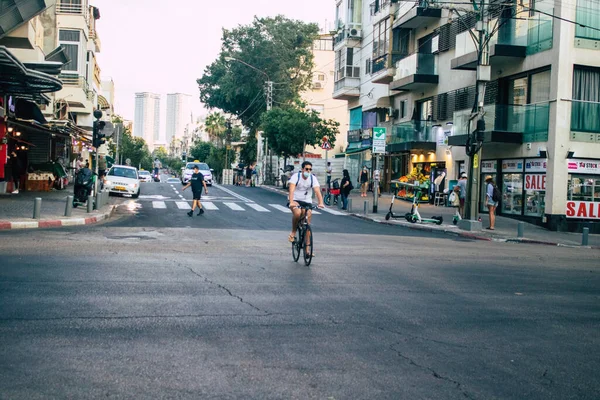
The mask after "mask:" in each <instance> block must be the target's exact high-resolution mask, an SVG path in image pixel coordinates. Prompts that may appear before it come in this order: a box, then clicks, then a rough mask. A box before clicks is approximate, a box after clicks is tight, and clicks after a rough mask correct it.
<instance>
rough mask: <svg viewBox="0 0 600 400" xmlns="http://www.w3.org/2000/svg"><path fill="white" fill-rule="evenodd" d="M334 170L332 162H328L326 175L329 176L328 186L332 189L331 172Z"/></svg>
mask: <svg viewBox="0 0 600 400" xmlns="http://www.w3.org/2000/svg"><path fill="white" fill-rule="evenodd" d="M332 172H333V168H331V162H327V168H325V175H326V176H327V188H328V189H331V173H332Z"/></svg>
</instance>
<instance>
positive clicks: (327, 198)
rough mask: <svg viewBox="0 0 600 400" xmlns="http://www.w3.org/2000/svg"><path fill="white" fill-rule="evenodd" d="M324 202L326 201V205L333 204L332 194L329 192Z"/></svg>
mask: <svg viewBox="0 0 600 400" xmlns="http://www.w3.org/2000/svg"><path fill="white" fill-rule="evenodd" d="M323 203H325V205H328V206H330V205H331V204H330V203H331V194H329V193H327V194H326V195H325V197H323Z"/></svg>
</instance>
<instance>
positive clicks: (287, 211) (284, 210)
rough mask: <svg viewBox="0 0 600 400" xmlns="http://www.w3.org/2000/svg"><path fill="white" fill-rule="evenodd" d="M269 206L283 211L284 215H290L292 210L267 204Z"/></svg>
mask: <svg viewBox="0 0 600 400" xmlns="http://www.w3.org/2000/svg"><path fill="white" fill-rule="evenodd" d="M269 206H271V207H273V208H274V209H276V210H279V211H283V212H284V213H287V214H291V213H292V210H290V209H289V208H287V207H284V206H282V205H281V204H269Z"/></svg>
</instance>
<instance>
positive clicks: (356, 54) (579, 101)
mask: <svg viewBox="0 0 600 400" xmlns="http://www.w3.org/2000/svg"><path fill="white" fill-rule="evenodd" d="M575 3H576V4H575ZM335 4H336V14H337V17H336V20H337V24H336V25H337V31H336V34H335V39H334V50H335V52H336V59H335V63H336V72H335V74H336V75H335V84H334V85H335V87H334V92H333V97H334V98H337V99H344V100H348V112H349V117H350V124H349V129H348V132H347V134H348V146H347V149H346V165H347V167H348V168H350V169H351V171H352V172H351V173H353V174H356V172H355V171H356V170H357V169H358V168H360V166H362V165H365V164H366V165H368V166H372V165H373V163H374V161H373V157H372V155H371V150H370V149H371V144H370V139H371V136H372V128H374V127H386V128H387V132H388V134H387V146H386V154H385V156H383V157H380V160H379V164H378V167H379V166H381V165H383V168H382V177H383V182H384V184H385V186H386V187H388V188H389V183H390V181H393V180H398V179H400V178H401V177H405V179H403V180H406V178H408V179H413V178H415V177H421V179H422V177H423V176H425V177H429V179H430V181H431V182H433V181H434V180H435V178H437V177H438V176H439V175H441V174H444V175H445V177H446V179H444V183H443V184H442V185H439V186H436V185H431V186H432V190H431V192H430V193H429V194H428V195H427V197H426V198H424V199H423V200H424V201H426V200H429V199H432V198H433V197H434V196H435V193H434V192H435V191H436V190H443V189H445V188H448V187H450V186H452V184H453V183H454V181H455V180H456V179H457V178H458V176H459V174H460V173H461V172H466V171H467V170H468V168H467V166H468V163H469V162H474V166H475V167H476V168H475V173H474V178H476V179H477V182H479V183H480V185H479V193H478V197H479V198H480V201H479V206H478V208H479V209H478V211H479V212H481V213H485V212H486V210H485V209H484V201H483V198H484V194H483V190H484V188H483V185H481V182H482V181H483V179H484V178H485V176H487V175H491V176H492V177H493V179H494V180H495V181H496V183H497V184H498V186H499V188H500V189H501V191H502V193H503V197H502V200H501V202H500V205H499V207H498V213H499V214H501V215H505V216H511V217H514V218H518V219H523V220H528V221H531V222H534V223H537V224H540V225H544V226H546V227H548V228H549V229H553V230H580V229H581V228H582V226H583V225H584V224H585V225H588V226H590V227H591V228H592V231H596V232H600V212H599V211H600V57H599V56H600V52H599V51H600V11H599V9H598V7H597V4H594V3H593V2H591V1H590V0H577V2H573V3H569V4H567V3H564V2H563V3H558V2H554V1H552V0H537V1H535V3H534V2H533V1H531V0H529V1H527V0H525V1H522V2H516V1H515V2H514V4H507V3H506V2H505V1H503V2H500V1H490V2H486V3H484V7H485V9H484V11H483V15H484V19H483V23H482V24H481V25H479V24H478V20H479V16H480V15H481V14H482V11H481V9H478V10H474V8H473V6H472V5H468V4H463V3H461V4H460V6H458V5H453V4H451V3H448V2H440V3H436V2H434V1H430V2H426V1H419V2H407V1H402V2H400V1H394V0H375V1H370V2H363V1H361V0H342V1H338V2H336V3H335ZM454 7H456V8H454ZM478 8H479V7H478ZM575 23H579V24H580V25H577V24H575ZM478 29H485V30H486V31H487V32H488V33H489V38H490V39H489V53H488V56H489V57H487V58H488V59H489V61H488V62H487V65H489V68H488V69H487V70H488V73H489V74H488V76H480V77H479V78H480V79H481V80H485V81H486V89H485V93H482V96H480V101H481V100H482V101H483V106H484V109H485V115H484V120H485V122H486V124H485V130H484V135H483V147H482V153H481V158H480V159H477V160H469V158H468V157H467V156H466V154H465V147H464V146H465V143H466V135H467V133H468V132H469V129H470V130H471V131H473V130H474V129H475V128H474V126H473V125H474V124H471V125H469V118H470V116H471V110H472V108H473V106H474V102H475V98H476V83H477V73H476V70H477V65H478V53H477V46H476V45H475V42H474V40H473V39H474V38H477V37H478ZM407 198H410V193H407Z"/></svg>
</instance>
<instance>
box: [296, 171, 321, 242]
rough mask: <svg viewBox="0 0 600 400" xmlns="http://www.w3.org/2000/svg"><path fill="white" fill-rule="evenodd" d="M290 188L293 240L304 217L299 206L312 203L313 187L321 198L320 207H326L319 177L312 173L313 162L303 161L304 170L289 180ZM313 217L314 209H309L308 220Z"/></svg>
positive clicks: (318, 197) (319, 198)
mask: <svg viewBox="0 0 600 400" xmlns="http://www.w3.org/2000/svg"><path fill="white" fill-rule="evenodd" d="M288 187H289V188H290V193H289V201H290V209H291V210H292V233H290V236H289V241H290V242H293V241H294V237H295V236H296V225H298V221H300V218H302V210H300V209H299V208H297V207H302V206H307V205H310V204H312V196H313V188H314V191H315V194H316V196H317V199H318V200H319V204H318V207H319V208H325V205H323V195H322V194H321V188H320V186H319V181H318V180H317V177H316V176H314V175H313V174H312V163H310V161H304V162H303V163H302V171H300V172H298V173H297V174H294V175H292V177H291V178H290V180H289V182H288ZM311 217H312V211H310V210H308V222H309V223H310V219H311Z"/></svg>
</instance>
